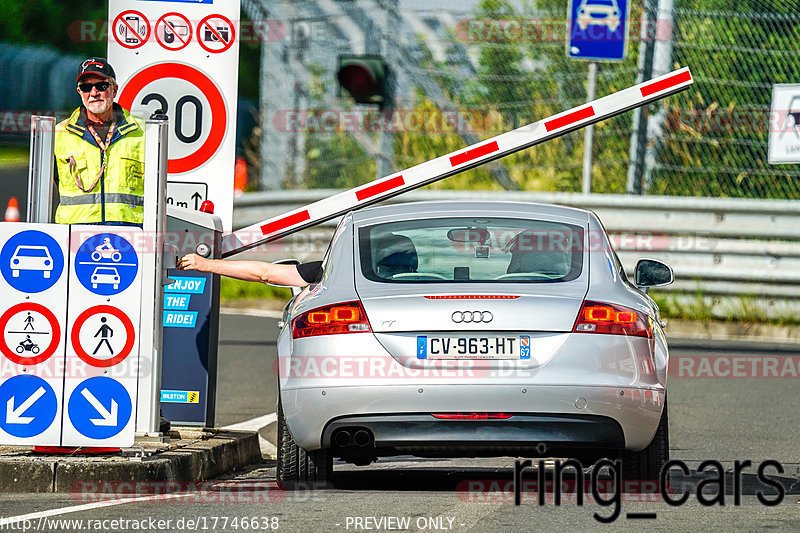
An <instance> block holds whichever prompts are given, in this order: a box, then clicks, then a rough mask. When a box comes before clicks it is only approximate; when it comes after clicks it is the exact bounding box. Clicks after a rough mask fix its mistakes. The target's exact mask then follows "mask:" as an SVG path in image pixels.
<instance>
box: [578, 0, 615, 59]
mask: <svg viewBox="0 0 800 533" xmlns="http://www.w3.org/2000/svg"><path fill="white" fill-rule="evenodd" d="M629 5H630V2H629V0H570V4H569V12H568V15H569V36H568V44H567V55H568V56H569V57H573V58H578V59H595V60H606V61H621V60H622V58H623V57H625V44H626V41H627V28H628V7H629Z"/></svg>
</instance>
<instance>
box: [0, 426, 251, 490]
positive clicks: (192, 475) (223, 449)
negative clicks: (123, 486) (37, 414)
mask: <svg viewBox="0 0 800 533" xmlns="http://www.w3.org/2000/svg"><path fill="white" fill-rule="evenodd" d="M169 435H170V437H177V438H171V439H170V442H168V443H167V442H165V443H161V442H153V441H151V440H145V439H141V440H139V439H137V441H136V442H135V443H134V444H135V446H134V448H126V449H124V450H123V453H122V454H115V455H99V456H87V455H74V456H69V455H39V454H34V453H33V449H32V448H30V447H25V448H22V447H2V448H0V492H33V493H41V492H61V493H64V492H81V491H84V490H92V487H98V485H97V484H98V483H101V482H108V483H119V482H123V483H126V482H127V483H131V482H150V483H153V482H155V483H159V482H170V481H177V482H198V481H205V480H208V479H212V478H215V477H218V476H221V475H222V474H226V473H228V472H231V471H234V470H238V469H240V468H243V467H245V466H247V465H250V464H253V463H256V462H258V461H260V460H261V451H260V448H259V442H258V433H256V432H254V431H228V430H204V431H199V430H182V429H178V430H176V431H172V432H170V433H169ZM94 490H100V489H99V488H98V489H94Z"/></svg>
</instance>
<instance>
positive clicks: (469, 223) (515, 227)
mask: <svg viewBox="0 0 800 533" xmlns="http://www.w3.org/2000/svg"><path fill="white" fill-rule="evenodd" d="M358 235H359V250H360V257H361V272H362V274H363V275H364V277H365V278H367V279H369V280H372V281H379V282H385V283H468V282H492V283H554V282H562V281H570V280H573V279H575V278H577V277H578V276H580V273H581V268H582V264H583V229H582V228H581V227H580V226H575V225H572V224H565V223H561V222H551V221H543V220H527V219H516V218H488V217H487V218H468V217H453V218H436V219H420V220H406V221H400V222H388V223H384V224H376V225H372V226H366V227H363V228H361V229H360V230H359V234H358Z"/></svg>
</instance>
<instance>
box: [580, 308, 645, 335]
mask: <svg viewBox="0 0 800 533" xmlns="http://www.w3.org/2000/svg"><path fill="white" fill-rule="evenodd" d="M572 331H573V332H574V333H605V334H607V335H631V336H634V337H647V338H650V339H652V338H653V328H652V322H651V320H650V317H649V316H647V315H646V314H644V313H642V312H641V311H636V310H635V309H631V308H629V307H624V306H621V305H615V304H606V303H600V302H590V301H585V302H583V307H581V312H580V313H579V314H578V320H576V321H575V327H574V328H572Z"/></svg>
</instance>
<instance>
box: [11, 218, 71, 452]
mask: <svg viewBox="0 0 800 533" xmlns="http://www.w3.org/2000/svg"><path fill="white" fill-rule="evenodd" d="M68 241H69V227H68V226H57V225H55V224H22V223H12V222H7V223H5V224H0V300H2V301H3V302H4V303H5V304H6V306H5V309H4V311H3V312H2V313H0V353H2V355H0V443H2V444H19V445H26V446H32V445H45V446H58V445H60V444H61V442H60V438H61V411H62V404H61V398H62V395H63V388H64V385H63V383H64V328H65V327H66V322H67V320H66V316H67V271H68V270H69V268H68V266H67V260H68V249H69V247H68Z"/></svg>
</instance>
